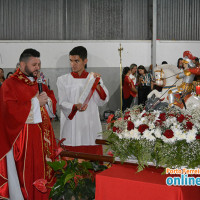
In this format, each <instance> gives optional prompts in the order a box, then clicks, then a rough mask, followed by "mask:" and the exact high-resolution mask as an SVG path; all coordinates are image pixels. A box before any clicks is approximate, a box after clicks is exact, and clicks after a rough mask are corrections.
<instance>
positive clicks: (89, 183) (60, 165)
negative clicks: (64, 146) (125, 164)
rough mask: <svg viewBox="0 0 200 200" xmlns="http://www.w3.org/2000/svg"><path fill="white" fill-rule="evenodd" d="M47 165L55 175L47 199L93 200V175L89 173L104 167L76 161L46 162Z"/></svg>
mask: <svg viewBox="0 0 200 200" xmlns="http://www.w3.org/2000/svg"><path fill="white" fill-rule="evenodd" d="M48 165H49V166H50V167H52V169H53V170H54V171H55V173H56V183H55V184H54V186H53V188H52V189H51V192H50V196H49V198H52V200H61V199H63V198H64V199H65V200H68V199H71V198H72V197H74V198H75V199H76V200H79V199H87V200H90V199H94V197H95V181H94V175H93V174H92V173H91V172H90V171H89V170H91V171H95V172H96V171H102V170H105V169H107V167H106V166H104V165H100V164H98V163H97V162H86V161H84V162H82V163H79V162H78V160H77V159H73V160H67V161H64V160H61V161H55V162H48Z"/></svg>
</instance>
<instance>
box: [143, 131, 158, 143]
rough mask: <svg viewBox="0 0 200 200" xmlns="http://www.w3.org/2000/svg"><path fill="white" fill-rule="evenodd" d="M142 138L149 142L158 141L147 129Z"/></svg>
mask: <svg viewBox="0 0 200 200" xmlns="http://www.w3.org/2000/svg"><path fill="white" fill-rule="evenodd" d="M142 138H145V139H147V140H149V141H155V140H156V138H155V137H154V136H153V135H152V132H151V131H149V130H147V129H146V130H145V131H144V132H143V136H142Z"/></svg>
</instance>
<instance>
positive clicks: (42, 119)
mask: <svg viewBox="0 0 200 200" xmlns="http://www.w3.org/2000/svg"><path fill="white" fill-rule="evenodd" d="M19 61H20V68H18V69H17V71H16V72H15V73H14V74H13V75H12V76H11V77H10V78H8V79H6V80H5V81H4V83H3V85H2V86H1V89H0V127H1V139H0V166H1V167H0V188H3V189H2V190H0V197H3V198H5V199H12V200H19V199H20V200H22V199H26V200H27V199H30V200H36V199H38V200H39V199H43V200H47V199H49V193H50V189H48V192H47V193H41V192H40V191H39V190H37V188H36V187H35V186H34V185H33V183H34V182H35V181H37V180H38V179H46V180H47V182H48V183H47V186H49V187H52V186H53V184H54V171H53V169H52V168H51V167H50V166H49V165H48V164H47V161H54V160H55V150H56V148H57V145H56V140H55V136H54V132H53V128H52V126H51V122H50V118H49V116H51V115H52V112H55V107H56V99H55V96H54V93H53V91H50V90H49V89H48V87H47V86H46V85H43V84H42V88H43V91H42V92H41V93H40V94H39V91H38V83H37V81H36V79H37V74H38V71H39V69H40V65H41V62H40V53H39V52H38V51H37V50H35V49H25V50H24V51H23V52H22V54H21V55H20V58H19ZM1 184H3V185H1ZM8 191H9V192H8ZM8 194H9V196H10V197H8Z"/></svg>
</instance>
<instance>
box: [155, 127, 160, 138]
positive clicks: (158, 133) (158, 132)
mask: <svg viewBox="0 0 200 200" xmlns="http://www.w3.org/2000/svg"><path fill="white" fill-rule="evenodd" d="M161 133H162V132H161V130H160V129H159V128H156V130H155V133H154V134H155V136H156V137H157V138H161Z"/></svg>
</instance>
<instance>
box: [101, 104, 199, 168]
mask: <svg viewBox="0 0 200 200" xmlns="http://www.w3.org/2000/svg"><path fill="white" fill-rule="evenodd" d="M112 117H113V116H110V118H109V119H108V123H109V124H110V129H109V130H107V131H105V132H104V134H107V137H108V138H107V140H108V143H109V144H110V148H111V151H112V153H113V154H114V156H115V157H119V158H120V160H121V161H122V162H124V161H126V160H128V159H131V158H135V159H137V162H138V171H141V170H142V169H143V168H144V167H145V166H147V165H148V163H149V162H153V164H154V165H156V166H163V167H170V168H177V167H182V166H187V167H189V168H195V167H197V166H198V165H199V164H200V113H199V112H198V110H197V109H190V110H187V111H183V110H179V109H177V108H167V109H166V110H164V111H162V112H161V111H149V112H147V111H145V110H143V108H142V107H141V106H134V107H133V108H132V109H129V110H128V111H127V112H125V113H124V114H123V115H122V116H121V117H118V118H117V119H116V120H115V121H113V119H111V118H112Z"/></svg>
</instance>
